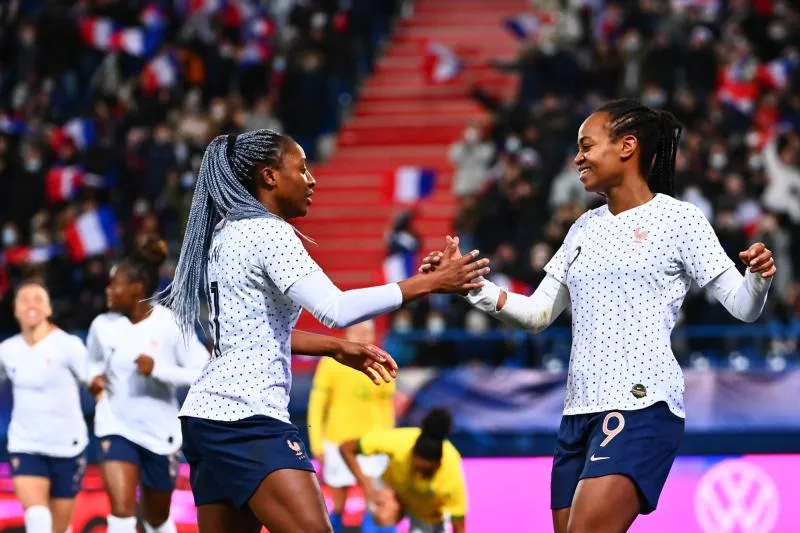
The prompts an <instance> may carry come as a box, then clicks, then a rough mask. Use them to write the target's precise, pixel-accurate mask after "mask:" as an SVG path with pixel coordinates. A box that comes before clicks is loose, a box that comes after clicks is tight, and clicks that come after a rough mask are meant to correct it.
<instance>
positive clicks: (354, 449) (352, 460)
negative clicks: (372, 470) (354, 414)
mask: <svg viewBox="0 0 800 533" xmlns="http://www.w3.org/2000/svg"><path fill="white" fill-rule="evenodd" d="M339 453H341V454H342V459H344V462H345V464H347V468H349V469H350V472H352V473H353V476H354V477H355V478H356V481H357V482H358V485H359V486H360V487H361V488H362V489H364V490H366V491H369V490H371V489H372V480H371V479H370V478H369V477H367V476H366V475H365V474H364V472H363V471H362V470H361V466H360V465H359V464H358V459H357V457H358V441H357V440H349V441H347V442H344V443H342V445H341V446H339Z"/></svg>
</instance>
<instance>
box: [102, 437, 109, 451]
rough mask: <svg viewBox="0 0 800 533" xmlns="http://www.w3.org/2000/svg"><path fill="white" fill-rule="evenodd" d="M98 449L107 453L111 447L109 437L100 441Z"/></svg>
mask: <svg viewBox="0 0 800 533" xmlns="http://www.w3.org/2000/svg"><path fill="white" fill-rule="evenodd" d="M100 449H101V450H103V453H108V450H110V449H111V439H103V440H101V441H100Z"/></svg>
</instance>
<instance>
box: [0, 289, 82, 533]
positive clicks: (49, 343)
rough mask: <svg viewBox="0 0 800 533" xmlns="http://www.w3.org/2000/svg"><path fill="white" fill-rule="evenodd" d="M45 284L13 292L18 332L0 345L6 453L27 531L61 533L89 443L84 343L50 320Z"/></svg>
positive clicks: (71, 503) (67, 521)
mask: <svg viewBox="0 0 800 533" xmlns="http://www.w3.org/2000/svg"><path fill="white" fill-rule="evenodd" d="M51 314H52V309H51V307H50V297H49V295H48V293H47V290H46V289H45V288H44V287H43V286H42V285H40V284H39V283H37V282H32V281H28V282H25V283H23V284H22V285H21V286H20V287H19V288H18V289H17V294H16V297H15V298H14V316H15V317H16V319H17V322H18V323H19V327H20V330H21V333H19V334H17V335H15V336H13V337H11V338H10V339H8V340H6V341H4V342H3V343H2V344H0V376H2V378H4V379H8V380H10V381H11V385H12V394H13V396H14V407H13V409H12V411H11V424H10V425H9V428H8V454H9V461H10V463H11V475H12V476H13V482H14V492H15V493H16V495H17V498H18V499H19V501H20V503H21V504H22V507H23V509H25V530H26V531H27V532H28V533H54V532H55V533H63V532H65V531H67V530H68V528H69V525H70V522H71V520H72V512H73V510H74V509H75V496H76V495H77V493H78V491H79V490H80V487H81V481H82V480H83V474H84V472H85V470H86V453H85V450H86V445H87V444H88V442H89V436H88V431H87V428H86V422H85V421H84V418H83V411H82V410H81V399H80V388H81V387H82V386H83V385H85V383H86V377H87V366H86V365H87V357H86V348H85V347H84V345H83V342H81V340H80V339H79V338H78V337H75V336H73V335H69V334H67V333H65V332H64V331H62V330H61V329H59V328H57V327H56V326H54V325H53V324H51V323H50V321H49V318H50V315H51Z"/></svg>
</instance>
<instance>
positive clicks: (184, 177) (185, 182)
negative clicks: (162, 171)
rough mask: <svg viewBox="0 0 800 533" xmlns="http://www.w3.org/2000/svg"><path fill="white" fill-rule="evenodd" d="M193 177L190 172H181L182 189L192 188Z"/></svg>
mask: <svg viewBox="0 0 800 533" xmlns="http://www.w3.org/2000/svg"><path fill="white" fill-rule="evenodd" d="M194 182H195V177H194V174H193V173H192V172H184V173H183V174H181V187H183V188H184V189H192V188H193V187H194Z"/></svg>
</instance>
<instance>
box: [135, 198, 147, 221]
mask: <svg viewBox="0 0 800 533" xmlns="http://www.w3.org/2000/svg"><path fill="white" fill-rule="evenodd" d="M147 210H148V205H147V200H143V199H139V200H136V201H135V202H134V203H133V216H136V217H141V216H143V215H144V214H145V213H147Z"/></svg>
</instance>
